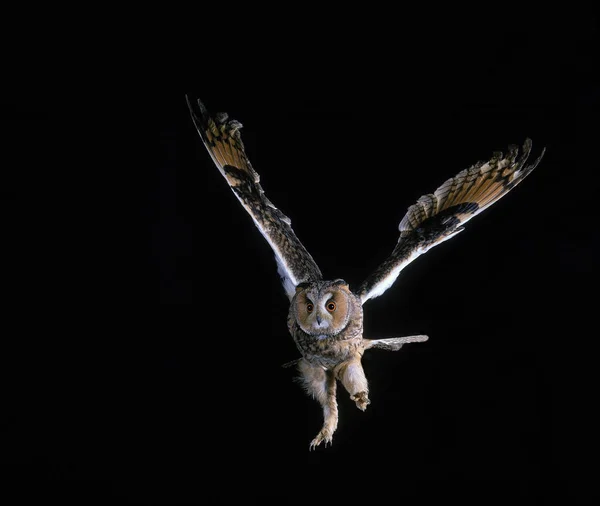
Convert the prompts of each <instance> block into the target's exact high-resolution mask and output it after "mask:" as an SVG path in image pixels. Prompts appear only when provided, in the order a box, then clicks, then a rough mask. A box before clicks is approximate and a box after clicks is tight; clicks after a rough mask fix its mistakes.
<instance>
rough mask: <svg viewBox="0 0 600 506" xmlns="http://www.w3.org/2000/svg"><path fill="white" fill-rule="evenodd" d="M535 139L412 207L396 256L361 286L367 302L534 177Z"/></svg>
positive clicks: (478, 166)
mask: <svg viewBox="0 0 600 506" xmlns="http://www.w3.org/2000/svg"><path fill="white" fill-rule="evenodd" d="M530 151H531V140H530V139H527V140H526V141H525V145H524V146H523V152H522V153H521V155H520V156H519V149H518V147H517V146H510V147H509V151H508V154H507V155H506V156H503V155H502V153H494V155H493V157H492V158H491V160H489V161H488V162H485V163H483V162H478V163H477V164H475V165H473V166H472V167H470V168H469V169H465V170H463V171H462V172H460V173H459V174H458V175H457V176H455V177H453V178H450V179H448V180H447V181H446V182H445V183H444V184H443V185H442V186H440V187H439V188H438V189H437V190H436V191H435V193H431V194H429V195H423V196H422V197H421V198H420V199H419V200H417V203H416V204H414V205H412V206H410V207H409V208H408V212H407V213H406V215H405V216H404V218H403V219H402V221H401V222H400V226H399V229H400V238H399V240H398V244H397V245H396V247H395V248H394V251H392V254H391V255H390V256H389V257H388V258H387V259H386V260H385V261H384V262H383V263H382V264H381V265H380V266H379V268H378V269H377V270H376V271H375V272H374V273H372V274H371V275H370V276H369V277H368V278H367V279H366V280H365V281H364V282H363V284H362V285H361V286H360V288H359V290H358V294H359V296H360V298H361V300H362V302H363V303H364V302H366V301H367V300H369V299H372V298H373V297H378V296H379V295H381V294H382V293H383V292H385V291H386V290H387V289H388V288H389V287H390V286H392V284H393V283H394V281H396V278H397V277H398V274H400V271H401V270H402V269H404V267H406V266H407V265H408V264H409V263H410V262H412V261H413V260H414V259H415V258H417V257H418V256H420V255H422V254H423V253H425V252H427V251H428V250H429V249H430V248H433V247H434V246H437V245H438V244H440V243H442V242H444V241H446V240H448V239H450V238H451V237H454V236H455V235H456V234H458V233H459V232H462V231H463V227H462V226H461V225H463V224H465V223H466V222H467V221H469V220H470V219H471V218H473V216H476V215H478V214H479V213H480V212H481V211H483V210H484V209H486V208H487V207H489V206H491V205H492V204H493V203H494V202H496V201H498V200H499V199H500V198H502V197H503V196H504V195H506V194H507V193H508V192H509V191H510V190H512V189H513V188H514V187H515V186H517V185H518V184H519V183H520V182H521V181H523V179H525V178H526V177H527V175H529V174H530V173H531V171H532V170H533V169H535V167H536V166H537V164H538V163H539V161H540V160H541V159H542V156H543V155H544V151H545V150H543V151H542V153H541V155H540V156H539V158H538V159H537V160H536V161H535V162H533V163H532V164H531V165H525V162H526V161H527V158H528V157H529V152H530Z"/></svg>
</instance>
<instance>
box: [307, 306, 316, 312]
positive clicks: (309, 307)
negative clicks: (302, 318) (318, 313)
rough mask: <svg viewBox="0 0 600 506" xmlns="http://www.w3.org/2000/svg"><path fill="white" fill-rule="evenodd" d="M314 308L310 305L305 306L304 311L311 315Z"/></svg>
mask: <svg viewBox="0 0 600 506" xmlns="http://www.w3.org/2000/svg"><path fill="white" fill-rule="evenodd" d="M314 308H315V306H313V305H312V304H306V310H307V311H308V312H309V313H312V311H313V309H314Z"/></svg>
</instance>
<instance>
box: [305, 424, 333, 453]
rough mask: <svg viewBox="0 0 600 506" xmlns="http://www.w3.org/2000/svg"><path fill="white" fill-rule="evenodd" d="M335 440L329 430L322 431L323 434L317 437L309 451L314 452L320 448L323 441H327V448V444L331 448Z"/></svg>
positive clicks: (320, 433)
mask: <svg viewBox="0 0 600 506" xmlns="http://www.w3.org/2000/svg"><path fill="white" fill-rule="evenodd" d="M332 440H333V435H332V434H331V433H330V432H329V431H328V430H324V429H323V430H321V432H319V433H318V434H317V436H316V437H315V438H314V439H313V440H312V441H311V442H310V445H309V447H308V450H309V451H312V450H314V449H315V448H316V447H317V446H319V445H320V444H321V443H322V442H323V441H325V448H327V444H329V446H331V445H332V444H333V443H332Z"/></svg>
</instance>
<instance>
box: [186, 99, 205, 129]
mask: <svg viewBox="0 0 600 506" xmlns="http://www.w3.org/2000/svg"><path fill="white" fill-rule="evenodd" d="M185 101H186V103H187V106H188V109H189V110H190V114H191V115H192V119H193V120H194V122H196V123H201V122H202V121H204V120H205V118H206V116H207V110H206V107H205V106H204V104H203V103H202V101H201V100H200V99H199V98H197V99H196V105H197V106H198V111H199V112H200V116H198V115H197V114H196V111H195V110H194V106H193V104H192V102H191V101H190V98H189V96H188V94H187V93H186V94H185Z"/></svg>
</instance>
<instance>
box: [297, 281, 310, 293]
mask: <svg viewBox="0 0 600 506" xmlns="http://www.w3.org/2000/svg"><path fill="white" fill-rule="evenodd" d="M309 285H310V283H307V282H304V283H298V284H297V285H296V293H299V292H301V291H302V290H304V289H305V288H308V286H309Z"/></svg>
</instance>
